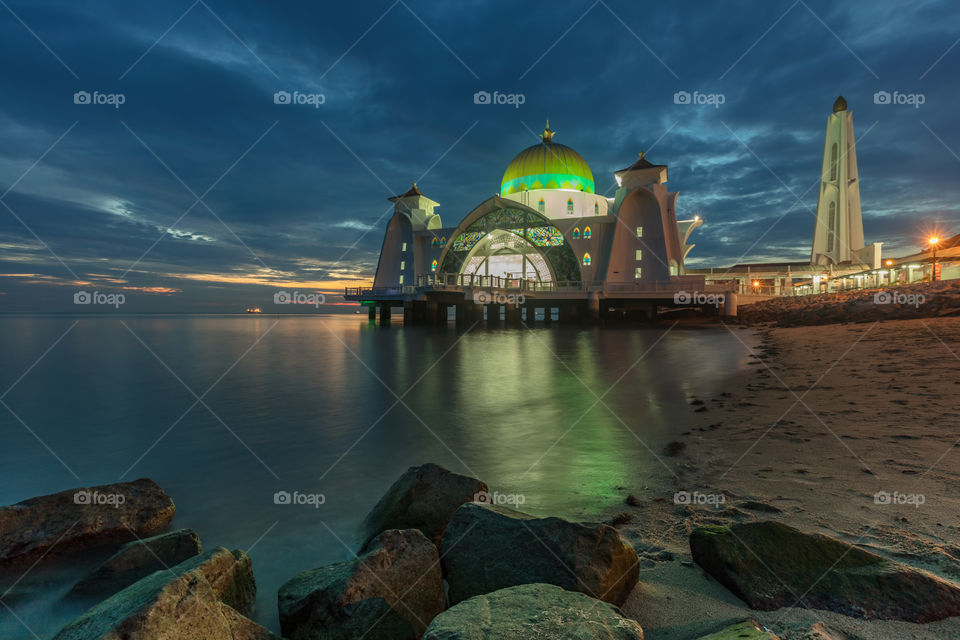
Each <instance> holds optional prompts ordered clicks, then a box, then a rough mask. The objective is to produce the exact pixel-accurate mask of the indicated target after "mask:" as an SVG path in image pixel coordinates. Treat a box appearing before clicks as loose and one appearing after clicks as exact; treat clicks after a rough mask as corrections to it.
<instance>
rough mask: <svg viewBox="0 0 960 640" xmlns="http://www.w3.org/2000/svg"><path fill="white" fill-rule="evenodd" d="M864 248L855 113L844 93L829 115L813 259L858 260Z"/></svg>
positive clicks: (819, 262) (825, 261) (825, 262)
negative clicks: (859, 253) (854, 132)
mask: <svg viewBox="0 0 960 640" xmlns="http://www.w3.org/2000/svg"><path fill="white" fill-rule="evenodd" d="M863 248H864V241H863V218H862V216H861V213H860V180H859V176H858V174H857V146H856V142H855V141H854V137H853V113H852V112H850V111H849V110H847V101H846V100H844V98H843V96H840V97H838V98H837V101H836V102H834V103H833V113H832V114H830V115H829V116H828V117H827V135H826V140H825V141H824V145H823V168H822V169H821V171H820V196H819V198H818V200H817V223H816V227H815V228H814V231H813V248H812V250H811V252H810V263H811V264H814V265H829V264H842V263H858V262H860V261H861V260H860V259H859V257H858V255H857V252H858V251H859V252H861V255H862V253H863V252H862V250H863Z"/></svg>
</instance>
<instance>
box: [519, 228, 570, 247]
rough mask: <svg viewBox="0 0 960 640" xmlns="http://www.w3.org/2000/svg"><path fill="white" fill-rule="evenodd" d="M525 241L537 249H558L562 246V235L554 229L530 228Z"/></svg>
mask: <svg viewBox="0 0 960 640" xmlns="http://www.w3.org/2000/svg"><path fill="white" fill-rule="evenodd" d="M527 239H528V240H530V242H532V243H533V244H535V245H536V246H538V247H559V246H561V245H562V244H563V234H562V233H560V230H559V229H557V228H556V227H552V226H551V227H530V228H529V229H527Z"/></svg>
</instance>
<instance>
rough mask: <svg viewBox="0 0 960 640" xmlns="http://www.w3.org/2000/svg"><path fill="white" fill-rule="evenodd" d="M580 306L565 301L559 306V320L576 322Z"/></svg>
mask: <svg viewBox="0 0 960 640" xmlns="http://www.w3.org/2000/svg"><path fill="white" fill-rule="evenodd" d="M579 312H580V306H579V305H578V304H577V303H576V302H567V303H564V304H562V305H561V306H560V322H576V321H577V320H578V318H579V315H580V313H579Z"/></svg>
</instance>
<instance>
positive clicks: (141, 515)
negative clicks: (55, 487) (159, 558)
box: [0, 478, 176, 568]
mask: <svg viewBox="0 0 960 640" xmlns="http://www.w3.org/2000/svg"><path fill="white" fill-rule="evenodd" d="M175 511H176V507H174V505H173V500H171V499H170V496H168V495H167V494H166V493H165V492H164V491H163V489H161V488H160V486H159V485H158V484H157V483H155V482H154V481H153V480H148V479H146V478H142V479H140V480H135V481H134V482H120V483H117V484H107V485H101V486H98V487H83V488H79V489H70V490H67V491H61V492H60V493H54V494H50V495H46V496H40V497H37V498H31V499H29V500H24V501H23V502H18V503H17V504H14V505H11V506H9V507H0V568H6V567H11V566H17V565H20V564H25V563H28V562H33V561H36V559H37V558H40V557H43V558H50V557H51V556H53V555H54V552H55V553H56V554H61V553H66V552H71V551H80V550H83V549H88V548H91V547H97V546H104V545H110V544H119V543H123V542H127V541H128V540H133V539H136V538H145V537H147V536H152V535H154V534H156V533H159V532H160V531H163V529H165V528H166V527H167V526H168V525H169V524H170V521H171V520H173V514H174V512H175Z"/></svg>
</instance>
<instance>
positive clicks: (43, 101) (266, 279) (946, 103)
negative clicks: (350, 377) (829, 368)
mask: <svg viewBox="0 0 960 640" xmlns="http://www.w3.org/2000/svg"><path fill="white" fill-rule="evenodd" d="M958 40H960V12H958V11H957V10H956V7H955V6H954V5H952V4H951V2H948V1H944V2H935V1H926V2H924V1H917V2H912V3H909V4H904V3H902V2H898V1H896V0H870V1H869V2H866V1H864V2H835V1H821V0H763V1H745V0H743V1H738V0H727V1H724V2H708V1H706V0H695V1H691V2H683V3H638V2H633V1H628V0H577V1H572V0H570V1H566V0H551V1H549V2H546V1H544V2H507V1H506V0H491V1H487V2H480V1H476V0H460V1H457V2H450V1H433V2H428V1H419V0H388V1H382V2H381V1H363V2H353V3H329V2H323V3H321V2H290V1H285V0H278V1H275V2H247V1H243V0H237V1H233V2H226V1H225V0H195V1H194V0H169V1H167V2H160V3H158V2H130V1H129V0H128V1H125V2H119V1H117V2H113V1H110V0H99V1H96V2H84V1H82V0H70V1H63V2H52V1H48V0H29V1H28V2H22V1H12V0H0V61H2V64H3V69H4V72H3V73H2V74H0V95H2V96H3V99H2V100H0V141H2V142H0V312H2V311H16V312H31V311H37V312H46V311H76V310H77V309H78V306H77V305H75V304H74V302H75V296H76V295H77V294H78V293H81V292H86V293H88V294H91V295H92V294H94V293H96V294H98V295H97V297H96V298H95V300H94V301H95V304H93V305H91V306H89V307H84V310H87V309H89V310H92V311H98V310H101V309H102V310H104V311H109V310H116V309H120V308H121V305H122V309H123V310H126V311H132V312H138V311H144V312H147V311H149V312H167V311H169V312H238V311H242V310H243V309H244V308H245V307H250V306H261V307H268V306H270V304H271V303H272V298H273V295H274V294H275V293H276V292H277V291H280V290H284V291H299V292H302V293H305V294H311V293H318V292H319V293H323V294H324V295H325V297H324V302H325V303H328V304H336V303H337V302H339V301H340V300H342V292H343V288H344V287H346V286H360V285H363V284H366V283H369V282H371V281H372V277H373V273H374V271H375V269H376V264H377V257H378V253H379V249H380V244H381V242H382V239H383V232H384V230H385V228H386V225H387V222H388V221H389V218H390V215H391V213H392V205H391V204H390V203H389V202H388V201H387V198H388V197H390V196H392V195H395V194H399V193H402V192H403V191H405V190H406V189H407V188H408V187H409V186H410V183H411V182H412V181H414V180H416V181H417V183H418V185H419V187H420V189H421V190H422V191H423V192H424V193H425V194H426V195H427V196H429V197H430V198H432V199H433V200H436V201H438V202H439V203H440V207H439V209H438V210H437V212H438V213H440V215H441V217H442V218H443V220H444V224H445V225H449V226H453V225H455V224H456V223H457V222H458V221H459V220H460V219H461V218H462V217H463V216H464V215H465V214H466V213H468V212H469V211H470V210H472V209H473V208H474V207H475V206H476V205H477V204H479V203H480V202H482V201H483V200H485V199H487V198H488V197H490V196H491V195H493V194H494V193H496V192H497V191H498V189H499V185H500V180H501V178H502V175H503V171H504V169H505V168H506V166H507V164H508V163H509V162H510V160H511V159H512V158H513V157H514V156H515V155H516V154H517V153H518V152H519V151H521V150H522V149H524V148H525V147H527V146H529V145H531V144H534V143H536V142H537V141H538V140H539V133H540V131H542V130H543V127H544V122H545V119H546V118H548V117H549V119H550V125H551V128H552V129H554V130H555V131H556V132H557V133H556V138H555V140H556V142H562V143H564V144H566V145H569V146H571V147H573V148H574V149H576V150H577V151H579V152H580V153H581V154H582V155H583V157H584V158H585V159H586V160H587V162H588V163H589V164H590V166H591V168H592V171H593V174H594V178H595V181H596V185H597V191H598V192H600V193H606V194H607V195H613V190H614V188H615V183H614V180H613V173H612V172H613V171H614V170H616V169H619V168H622V167H625V166H627V165H629V164H630V163H632V162H633V161H634V160H635V159H636V157H637V154H638V152H640V151H641V150H643V151H645V152H646V153H647V157H648V159H650V160H651V161H653V162H655V163H658V164H667V165H669V172H670V173H669V184H668V186H669V187H670V189H671V190H673V191H679V193H680V196H679V199H678V204H677V208H678V217H680V218H688V217H692V216H693V215H700V216H701V217H703V218H704V219H705V220H706V223H705V224H704V226H702V227H701V228H700V229H698V230H697V231H696V232H695V233H694V236H693V237H692V239H691V241H692V242H694V243H695V244H696V247H695V248H694V249H693V251H692V252H691V254H690V256H689V258H688V261H687V265H688V266H689V267H709V266H716V267H721V266H727V265H730V264H734V263H741V262H763V261H773V260H798V261H799V260H806V259H809V252H810V242H811V239H812V232H813V224H814V212H815V210H816V200H817V188H816V187H817V185H818V179H819V172H820V163H821V158H822V153H823V135H824V127H825V124H826V118H827V116H828V115H829V114H830V112H831V108H832V105H833V102H834V100H835V98H836V97H837V96H838V95H840V94H842V95H844V96H845V97H846V99H847V102H848V104H849V107H850V109H851V111H852V112H853V114H854V126H855V130H856V134H857V154H858V160H859V168H860V180H861V199H862V207H863V218H864V231H865V235H866V239H867V242H868V243H869V242H874V241H882V242H884V243H885V244H884V253H885V255H890V256H897V255H906V254H910V253H912V252H914V251H915V250H916V249H917V248H918V246H919V245H920V244H921V243H922V241H923V238H924V237H925V235H926V234H927V233H929V232H930V231H931V230H934V229H935V230H937V232H938V233H940V234H942V235H953V234H956V233H960V207H958V202H960V198H958V196H960V180H958V179H957V178H958V175H960V155H958V154H960V122H958V119H957V117H956V113H957V104H958V103H960V84H958V83H957V82H956V78H957V76H958V71H960V46H957V45H958ZM283 92H286V93H283ZM478 92H488V93H490V94H491V95H494V94H495V92H496V95H499V96H501V100H502V101H503V103H502V104H495V103H482V102H481V103H480V104H478V103H477V101H476V100H475V95H476V94H477V93H478ZM679 92H687V93H689V94H690V95H691V96H696V99H695V101H700V102H702V104H682V103H681V104H678V103H677V101H676V100H675V96H676V94H678V93H679ZM882 92H886V93H887V94H889V95H890V96H891V99H890V100H885V99H884V94H883V93H882ZM286 94H289V97H290V99H289V100H287V99H286ZM681 95H682V94H681ZM111 296H112V297H111ZM318 299H319V298H318ZM325 308H327V309H329V307H325ZM304 310H307V311H315V310H316V309H315V305H313V307H311V305H306V306H304Z"/></svg>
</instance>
